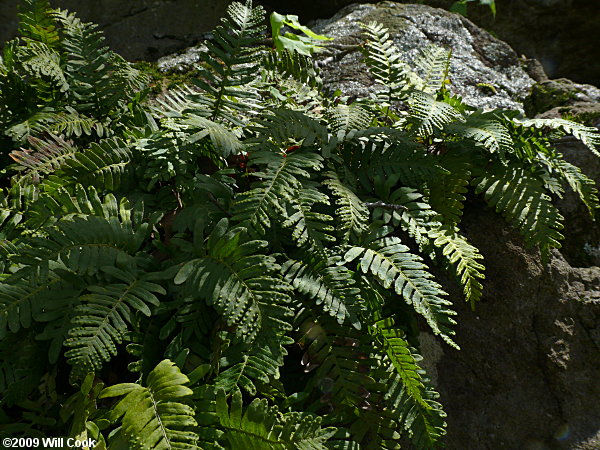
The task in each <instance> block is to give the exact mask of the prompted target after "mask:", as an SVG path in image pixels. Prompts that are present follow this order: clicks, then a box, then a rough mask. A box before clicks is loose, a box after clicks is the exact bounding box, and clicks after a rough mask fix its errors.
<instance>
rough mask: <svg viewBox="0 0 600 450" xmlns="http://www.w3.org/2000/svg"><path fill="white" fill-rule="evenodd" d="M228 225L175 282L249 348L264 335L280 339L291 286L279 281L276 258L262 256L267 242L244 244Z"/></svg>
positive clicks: (222, 226)
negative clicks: (193, 294) (208, 307)
mask: <svg viewBox="0 0 600 450" xmlns="http://www.w3.org/2000/svg"><path fill="white" fill-rule="evenodd" d="M228 224H229V222H228V220H227V219H222V220H221V221H219V223H218V224H217V225H216V226H215V229H214V230H213V231H212V233H211V236H210V238H209V240H208V243H207V246H206V249H207V255H206V256H205V257H203V258H199V259H193V260H191V261H189V262H187V263H186V264H185V265H183V267H181V269H180V270H179V272H178V273H177V275H176V277H175V283H176V284H182V283H184V282H186V283H188V285H191V286H192V288H193V289H194V290H195V291H196V292H197V293H198V295H200V296H201V297H202V298H204V300H205V301H206V302H207V303H208V304H209V305H213V306H214V308H215V309H216V310H217V312H218V313H219V314H220V315H221V316H222V317H223V319H224V320H225V321H226V322H227V324H228V325H229V326H233V327H235V332H236V334H237V335H238V336H239V337H240V338H241V339H242V340H243V341H245V342H247V343H251V342H253V341H254V340H255V339H256V337H257V336H258V334H259V332H260V331H261V330H263V331H264V330H269V331H270V332H271V333H273V334H275V335H277V334H278V333H281V332H282V331H286V330H288V329H289V324H288V323H287V317H288V316H289V315H290V314H291V311H290V309H289V307H288V306H287V305H286V304H287V303H289V301H290V298H289V294H288V292H289V290H290V287H289V286H288V285H287V283H284V282H283V281H282V280H281V278H279V277H277V273H278V272H279V269H280V267H279V265H278V264H277V263H276V262H275V258H273V257H272V256H270V255H265V254H264V253H262V249H264V248H265V247H267V245H268V243H267V242H265V241H259V240H251V241H245V240H244V238H243V236H244V234H245V232H244V229H239V228H237V229H232V230H229V231H228V230H227V228H228Z"/></svg>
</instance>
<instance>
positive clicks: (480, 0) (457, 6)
mask: <svg viewBox="0 0 600 450" xmlns="http://www.w3.org/2000/svg"><path fill="white" fill-rule="evenodd" d="M472 2H477V4H479V5H482V6H487V7H489V9H490V11H491V12H492V15H493V16H494V17H496V0H458V1H457V2H454V3H453V4H452V6H451V7H450V11H453V12H457V13H459V14H462V15H463V16H465V17H466V16H467V6H468V4H469V3H472Z"/></svg>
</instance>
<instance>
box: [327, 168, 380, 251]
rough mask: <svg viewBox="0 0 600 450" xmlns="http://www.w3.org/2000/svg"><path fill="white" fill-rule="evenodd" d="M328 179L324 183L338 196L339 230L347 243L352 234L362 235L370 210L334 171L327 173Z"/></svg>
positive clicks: (337, 214) (343, 240)
mask: <svg viewBox="0 0 600 450" xmlns="http://www.w3.org/2000/svg"><path fill="white" fill-rule="evenodd" d="M325 177H326V180H325V181H323V184H324V185H325V186H327V187H328V188H329V189H330V190H331V192H332V193H333V195H334V196H335V197H337V201H336V203H337V205H338V206H339V207H338V209H337V210H336V216H337V217H338V218H339V220H340V223H339V224H338V230H340V235H341V236H342V242H343V243H344V244H347V243H348V242H349V241H350V238H351V236H352V235H353V234H354V235H360V234H361V233H362V232H363V231H365V230H366V228H367V220H368V218H369V211H368V210H367V207H366V206H365V204H364V203H363V202H362V201H361V200H360V199H359V198H358V196H357V195H356V194H355V193H354V191H353V190H352V189H350V188H349V187H348V186H346V185H345V184H344V183H343V182H342V181H341V180H340V178H339V176H338V174H337V173H335V172H333V171H328V172H326V173H325Z"/></svg>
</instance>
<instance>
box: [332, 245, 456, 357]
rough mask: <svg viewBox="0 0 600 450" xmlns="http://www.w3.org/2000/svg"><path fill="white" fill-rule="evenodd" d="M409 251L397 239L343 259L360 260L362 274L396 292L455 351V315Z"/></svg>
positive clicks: (351, 252) (353, 251)
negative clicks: (452, 328)
mask: <svg viewBox="0 0 600 450" xmlns="http://www.w3.org/2000/svg"><path fill="white" fill-rule="evenodd" d="M408 250H409V249H408V247H407V246H405V245H402V244H401V243H400V239H398V238H396V237H386V238H382V239H379V240H376V241H374V242H372V243H371V244H370V246H369V248H364V247H353V248H351V249H350V250H348V252H346V254H345V255H344V259H345V260H346V261H347V262H352V261H354V260H356V259H357V258H359V257H361V259H360V260H359V267H360V270H361V271H362V272H363V273H371V274H372V275H374V276H375V277H376V278H377V279H378V280H379V282H380V283H381V284H382V286H383V287H384V288H386V289H393V290H394V291H395V292H396V293H397V294H398V295H400V296H401V297H402V298H403V299H404V301H405V302H406V303H408V304H409V305H412V307H413V308H414V309H415V311H416V312H417V313H418V314H421V315H422V316H423V317H424V318H425V320H426V321H427V323H428V324H429V326H430V327H431V329H432V330H433V331H434V333H435V334H438V335H440V336H441V337H442V339H444V341H446V342H447V343H448V344H449V345H451V346H453V347H457V348H458V346H457V345H456V344H455V343H454V341H453V340H452V338H451V336H452V335H454V331H452V330H451V329H450V326H452V325H455V324H456V322H455V321H454V319H452V316H453V315H455V314H456V313H455V312H454V311H452V310H450V309H448V307H449V305H451V304H452V302H450V301H449V300H447V299H445V298H444V297H445V296H446V295H447V294H446V293H445V292H444V291H443V290H442V288H441V286H440V285H439V284H438V283H436V282H435V281H433V280H432V278H433V276H432V275H431V274H430V273H429V272H428V271H427V266H426V265H425V264H424V263H423V262H422V259H421V258H420V257H419V256H417V255H413V254H412V253H409V252H408Z"/></svg>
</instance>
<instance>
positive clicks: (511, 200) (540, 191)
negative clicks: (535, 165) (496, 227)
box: [473, 165, 563, 254]
mask: <svg viewBox="0 0 600 450" xmlns="http://www.w3.org/2000/svg"><path fill="white" fill-rule="evenodd" d="M473 184H475V185H476V192H482V193H483V194H484V197H485V200H486V201H487V202H488V203H489V204H490V205H491V206H493V207H495V208H496V210H497V211H502V212H503V214H504V216H505V217H506V219H507V220H508V221H509V222H510V223H511V224H513V226H515V227H516V228H518V229H519V231H520V232H521V234H522V235H523V237H524V238H525V241H526V242H527V243H528V244H529V245H536V246H539V248H540V249H541V250H542V253H543V254H547V253H548V251H549V250H550V249H551V248H553V247H554V248H560V240H561V239H562V238H563V236H562V234H561V233H560V230H561V229H562V228H563V224H562V220H563V217H562V215H561V214H560V213H559V212H558V209H557V208H556V206H554V205H553V204H552V202H551V201H550V197H549V196H548V195H547V194H546V193H545V191H544V188H543V185H542V182H541V181H540V180H539V179H538V178H535V177H533V176H532V175H530V174H528V173H526V172H525V170H523V169H522V168H520V167H518V166H514V165H509V166H496V167H495V168H494V171H493V172H491V173H489V174H488V175H486V176H483V177H480V178H477V179H475V180H474V181H473Z"/></svg>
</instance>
